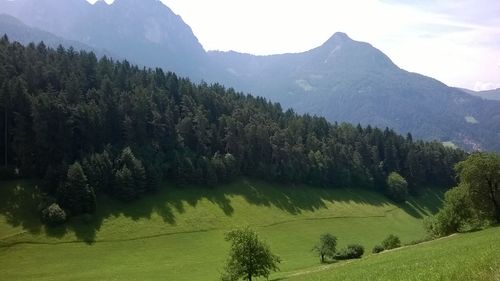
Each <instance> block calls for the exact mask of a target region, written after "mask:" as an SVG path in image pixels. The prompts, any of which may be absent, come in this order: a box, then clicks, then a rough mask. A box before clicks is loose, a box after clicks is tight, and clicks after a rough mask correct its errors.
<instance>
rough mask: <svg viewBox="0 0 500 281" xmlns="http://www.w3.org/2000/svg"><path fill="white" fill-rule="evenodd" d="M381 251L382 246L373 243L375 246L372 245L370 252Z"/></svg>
mask: <svg viewBox="0 0 500 281" xmlns="http://www.w3.org/2000/svg"><path fill="white" fill-rule="evenodd" d="M383 251H384V247H382V246H380V245H375V247H373V250H372V253H374V254H378V253H380V252H383Z"/></svg>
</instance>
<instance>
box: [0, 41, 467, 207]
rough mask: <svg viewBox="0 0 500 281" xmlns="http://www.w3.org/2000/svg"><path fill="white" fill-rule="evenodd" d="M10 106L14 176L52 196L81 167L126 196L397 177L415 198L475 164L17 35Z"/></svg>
mask: <svg viewBox="0 0 500 281" xmlns="http://www.w3.org/2000/svg"><path fill="white" fill-rule="evenodd" d="M0 99H1V104H0V129H1V132H2V135H3V137H2V138H1V140H0V148H1V152H0V153H1V154H0V155H1V156H2V158H1V159H2V160H3V162H4V163H3V164H4V166H5V167H6V168H4V171H3V173H4V174H5V173H6V172H9V171H14V174H16V175H18V176H21V177H35V178H41V179H44V180H45V182H46V190H47V192H49V193H50V194H57V192H58V190H61V189H63V188H61V186H64V185H65V183H67V182H68V174H69V171H68V170H73V171H72V174H75V173H76V172H75V169H76V170H79V169H80V168H78V167H74V165H76V164H77V165H78V166H81V170H82V172H83V176H84V178H85V181H86V184H88V186H90V188H91V189H92V192H94V193H96V194H98V193H99V192H107V193H109V194H110V195H113V196H116V197H118V198H122V199H126V200H129V199H133V198H136V197H138V196H140V195H141V194H142V193H144V192H147V191H149V190H153V189H155V188H157V186H158V183H159V182H160V181H161V180H164V179H169V180H172V181H178V182H188V183H197V184H216V183H219V182H226V181H230V180H231V179H233V178H235V177H238V176H250V177H256V178H260V179H266V180H272V181H280V182H297V183H310V184H315V185H327V186H332V187H335V186H346V187H348V186H359V187H365V188H373V189H383V188H384V187H385V186H386V178H387V175H388V174H389V173H391V172H397V173H399V174H400V175H402V176H403V177H404V178H405V179H406V181H407V182H408V186H409V190H410V192H414V191H416V190H415V189H416V188H417V186H419V185H421V184H428V185H451V184H453V183H454V181H455V176H454V175H455V173H454V171H453V165H454V164H455V163H457V162H458V161H460V160H462V159H464V157H465V153H464V152H462V151H460V150H455V149H451V148H446V147H444V146H442V145H441V144H439V143H437V142H422V141H414V140H413V139H412V137H411V135H410V134H408V136H406V137H403V136H400V135H398V134H396V133H395V132H393V131H392V130H390V129H385V130H380V129H378V128H372V127H370V126H368V127H365V128H362V127H361V126H359V125H358V126H352V125H349V124H337V123H335V124H330V123H328V122H327V121H326V120H325V119H324V118H319V117H312V116H309V115H298V114H296V113H294V112H293V111H292V110H287V111H283V110H282V108H281V107H280V105H279V104H275V103H271V102H269V101H267V100H266V99H264V98H260V97H252V96H250V95H244V94H242V93H237V92H235V91H234V90H233V89H225V88H224V87H223V86H221V85H218V84H214V85H207V84H206V83H200V84H194V83H192V82H190V81H189V80H188V79H184V78H179V77H177V76H176V75H175V74H174V73H170V72H169V73H165V72H163V71H162V70H161V69H155V70H152V69H141V68H139V67H137V66H134V65H131V64H129V63H128V62H127V61H113V60H112V59H109V58H106V57H104V58H101V59H98V58H96V56H95V55H94V54H93V53H87V52H76V51H75V50H73V49H68V50H66V49H64V48H62V47H59V48H58V49H56V50H54V49H50V48H47V47H46V46H45V45H44V44H43V43H40V44H38V45H35V44H30V45H28V46H26V47H24V46H22V45H20V44H18V43H15V42H14V43H11V42H9V40H8V38H7V37H6V36H4V37H3V38H2V39H1V40H0ZM70 168H71V169H70ZM59 200H61V199H59Z"/></svg>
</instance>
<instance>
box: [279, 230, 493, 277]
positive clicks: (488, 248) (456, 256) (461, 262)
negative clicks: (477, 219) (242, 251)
mask: <svg viewBox="0 0 500 281" xmlns="http://www.w3.org/2000/svg"><path fill="white" fill-rule="evenodd" d="M280 280H289V281H306V280H307V281H319V280H321V281H335V280H370V281H371V280H384V281H385V280H398V281H399V280H453V281H461V280H464V281H465V280H480V281H489V280H490V281H498V280H500V227H496V228H491V229H487V230H483V231H478V232H474V233H467V234H460V235H453V236H450V237H446V238H443V239H439V240H435V241H430V242H427V243H423V244H420V245H414V246H409V247H404V248H401V249H397V250H393V251H389V252H386V253H381V254H377V255H371V256H369V257H367V258H364V259H361V260H356V261H350V262H341V263H338V264H334V265H330V266H324V267H316V268H311V269H308V270H305V271H298V272H295V273H293V274H291V275H289V276H288V278H282V279H280Z"/></svg>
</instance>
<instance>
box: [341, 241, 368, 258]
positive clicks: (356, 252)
mask: <svg viewBox="0 0 500 281" xmlns="http://www.w3.org/2000/svg"><path fill="white" fill-rule="evenodd" d="M364 253H365V248H364V247H363V246H361V245H359V244H351V245H348V246H347V248H344V249H341V250H340V251H339V252H338V253H337V254H336V255H335V259H338V260H348V259H359V258H361V256H363V254H364Z"/></svg>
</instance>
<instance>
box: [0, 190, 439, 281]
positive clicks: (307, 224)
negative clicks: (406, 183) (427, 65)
mask: <svg viewBox="0 0 500 281" xmlns="http://www.w3.org/2000/svg"><path fill="white" fill-rule="evenodd" d="M33 186H34V184H33V183H29V182H2V183H1V184H0V264H2V266H1V267H0V276H2V278H4V279H5V280H55V279H64V278H68V277H71V278H70V279H71V280H96V279H100V280H165V279H167V280H216V279H217V277H218V275H219V272H220V270H221V269H222V266H223V264H224V261H225V258H226V255H227V247H228V245H227V243H226V242H225V241H224V233H225V232H226V231H228V230H230V229H232V228H234V227H238V226H244V225H250V226H252V227H254V228H255V229H256V230H257V231H258V232H259V233H260V234H261V235H262V237H263V238H264V239H265V240H267V241H268V243H269V244H270V245H271V248H272V250H273V251H274V252H276V253H277V254H279V255H280V256H281V257H282V259H283V262H282V263H281V266H280V267H281V271H282V274H285V275H287V274H291V273H293V272H295V271H297V270H300V269H303V268H309V267H312V266H315V265H317V264H318V258H317V257H316V256H315V255H314V253H313V252H311V248H312V246H313V245H314V243H315V242H316V240H317V239H318V237H319V235H320V234H321V233H324V232H327V231H328V232H332V233H334V234H335V235H337V237H338V238H339V243H340V246H345V245H346V244H348V243H354V242H357V243H361V244H362V245H364V246H365V247H366V249H367V250H368V249H371V248H372V247H373V246H374V245H375V244H377V243H379V242H380V241H381V240H382V239H383V238H385V236H387V235H388V234H389V233H393V234H397V235H399V236H400V237H401V239H402V240H403V242H409V241H412V240H417V239H421V238H423V237H424V236H425V232H424V229H423V226H422V219H423V217H425V216H427V215H428V214H430V213H432V212H434V211H435V210H436V208H437V207H438V206H439V205H440V202H441V201H440V197H441V194H440V193H436V192H434V191H431V190H429V191H428V192H425V193H424V194H425V196H423V197H418V198H414V199H412V200H411V201H410V202H409V203H406V204H404V205H401V206H398V205H394V204H393V203H391V202H390V201H387V200H386V199H385V198H384V197H383V196H381V195H379V194H376V193H372V192H368V191H364V190H362V189H356V188H354V189H330V188H315V187H308V186H291V185H270V184H266V183H263V182H258V181H253V180H241V181H238V182H235V183H234V184H230V185H221V186H217V187H214V188H198V187H187V186H182V187H180V186H171V185H166V186H164V188H162V189H161V191H160V192H159V193H157V194H155V195H151V196H147V197H145V198H143V199H141V200H138V201H135V202H132V203H119V202H116V201H113V200H109V199H106V198H101V199H100V200H103V202H102V204H99V205H98V206H100V207H99V208H98V210H97V214H96V216H95V217H91V218H86V217H80V218H75V219H73V220H72V221H70V223H69V224H68V225H67V226H66V227H60V228H52V229H47V228H46V227H44V226H42V225H40V223H39V220H38V215H37V210H36V208H37V202H36V198H37V196H36V194H37V189H34V187H33Z"/></svg>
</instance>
